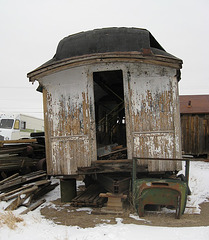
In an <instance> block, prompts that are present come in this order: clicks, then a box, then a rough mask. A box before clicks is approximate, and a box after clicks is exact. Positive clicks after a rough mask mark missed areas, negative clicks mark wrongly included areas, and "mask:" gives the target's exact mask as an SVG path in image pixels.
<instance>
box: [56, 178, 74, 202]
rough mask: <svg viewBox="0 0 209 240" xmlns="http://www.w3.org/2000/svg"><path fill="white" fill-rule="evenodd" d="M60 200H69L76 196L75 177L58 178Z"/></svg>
mask: <svg viewBox="0 0 209 240" xmlns="http://www.w3.org/2000/svg"><path fill="white" fill-rule="evenodd" d="M60 191H61V202H70V201H71V200H72V199H73V198H74V197H75V196H76V179H60Z"/></svg>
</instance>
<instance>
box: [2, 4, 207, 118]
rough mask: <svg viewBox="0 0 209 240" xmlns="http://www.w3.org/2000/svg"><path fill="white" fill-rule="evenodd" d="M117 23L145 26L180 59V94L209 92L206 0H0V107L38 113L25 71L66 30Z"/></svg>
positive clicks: (38, 97) (38, 99) (50, 51)
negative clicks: (181, 63) (181, 66)
mask: <svg viewBox="0 0 209 240" xmlns="http://www.w3.org/2000/svg"><path fill="white" fill-rule="evenodd" d="M122 26H123V27H138V28H145V29H147V30H149V31H150V32H151V33H152V35H153V36H154V37H155V38H156V40H157V41H158V42H159V43H160V44H161V45H162V47H163V48H164V49H165V50H166V51H167V52H169V53H171V54H173V55H174V56H176V57H178V58H180V59H182V60H183V69H182V79H181V81H180V84H179V86H180V94H209V77H208V68H209V62H208V56H209V47H208V43H209V0H102V1H101V0H0V32H1V35H0V36H1V37H0V66H1V67H0V112H2V111H4V112H5V111H7V112H8V111H9V112H21V113H26V114H29V115H33V116H37V117H41V116H42V94H41V93H38V92H36V91H35V89H36V88H37V86H38V85H37V83H35V84H34V85H32V84H31V83H29V81H28V78H27V77H26V75H27V73H28V72H30V71H32V70H34V69H35V68H37V67H39V66H40V65H41V64H43V63H44V62H46V61H48V60H49V59H51V58H52V57H53V55H54V54H55V51H56V48H57V45H58V43H59V41H60V40H61V39H62V38H64V37H66V36H68V35H71V34H73V33H77V32H80V31H86V30H92V29H95V28H104V27H122Z"/></svg>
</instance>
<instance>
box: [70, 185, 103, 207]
mask: <svg viewBox="0 0 209 240" xmlns="http://www.w3.org/2000/svg"><path fill="white" fill-rule="evenodd" d="M103 191H104V189H103V188H102V187H101V186H100V185H99V184H98V183H94V184H92V185H90V186H89V187H88V188H86V190H85V191H82V192H81V193H80V194H78V196H77V197H75V198H74V199H72V200H71V204H72V206H74V207H103V205H104V203H105V202H106V199H105V198H102V197H100V196H99V194H100V193H101V192H103Z"/></svg>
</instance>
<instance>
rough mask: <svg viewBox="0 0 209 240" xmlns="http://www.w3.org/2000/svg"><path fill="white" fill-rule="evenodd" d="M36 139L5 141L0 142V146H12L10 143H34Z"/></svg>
mask: <svg viewBox="0 0 209 240" xmlns="http://www.w3.org/2000/svg"><path fill="white" fill-rule="evenodd" d="M36 142H37V140H36V139H29V138H28V139H19V140H5V141H0V146H3V145H4V144H12V143H36Z"/></svg>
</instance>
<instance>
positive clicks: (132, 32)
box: [52, 27, 176, 62]
mask: <svg viewBox="0 0 209 240" xmlns="http://www.w3.org/2000/svg"><path fill="white" fill-rule="evenodd" d="M144 49H145V50H149V49H150V50H151V51H152V53H153V54H154V55H162V56H167V57H171V58H176V57H174V56H172V55H171V54H169V53H167V52H166V51H165V50H164V49H163V48H162V46H161V45H160V44H159V43H158V42H157V41H156V39H155V38H154V37H153V36H152V34H151V33H150V32H149V31H148V30H146V29H140V28H125V27H121V28H103V29H95V30H92V31H87V32H80V33H77V34H73V35H70V36H68V37H65V38H64V39H62V40H61V41H60V42H59V44H58V47H57V51H56V54H55V56H54V57H53V59H52V61H53V62H54V61H59V60H62V59H65V58H71V57H78V56H82V55H88V54H96V53H111V52H133V51H134V52H139V53H143V52H144Z"/></svg>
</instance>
